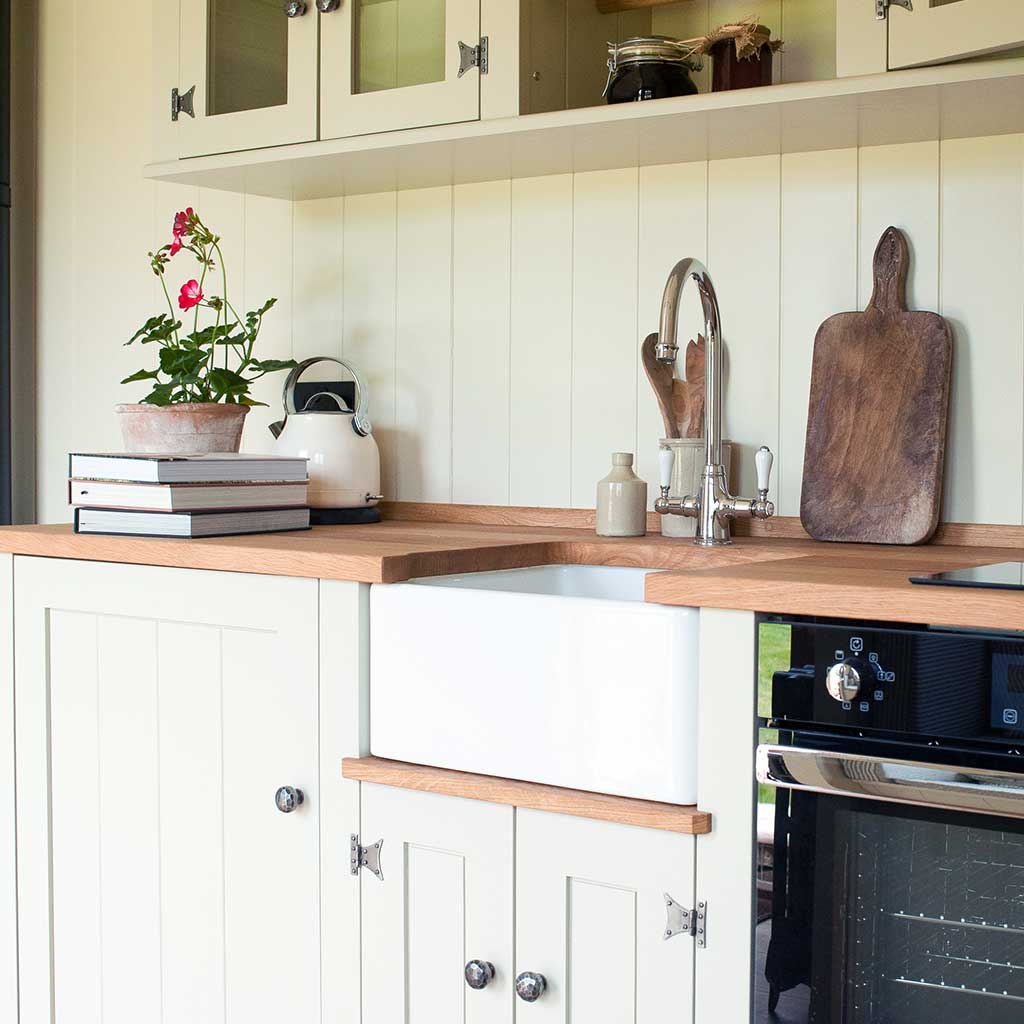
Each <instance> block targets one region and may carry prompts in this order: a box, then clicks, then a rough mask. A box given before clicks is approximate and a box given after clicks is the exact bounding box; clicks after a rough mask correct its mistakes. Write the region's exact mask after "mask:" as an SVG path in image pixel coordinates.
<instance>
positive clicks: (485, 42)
mask: <svg viewBox="0 0 1024 1024" xmlns="http://www.w3.org/2000/svg"><path fill="white" fill-rule="evenodd" d="M489 64H490V40H489V39H488V38H487V36H481V37H480V42H479V44H478V45H477V46H467V45H466V44H465V43H464V42H463V41H462V40H461V39H460V40H459V78H461V77H462V76H463V75H464V74H465V73H466V72H467V71H469V69H470V68H479V69H480V74H481V75H486V74H487V68H488V66H489Z"/></svg>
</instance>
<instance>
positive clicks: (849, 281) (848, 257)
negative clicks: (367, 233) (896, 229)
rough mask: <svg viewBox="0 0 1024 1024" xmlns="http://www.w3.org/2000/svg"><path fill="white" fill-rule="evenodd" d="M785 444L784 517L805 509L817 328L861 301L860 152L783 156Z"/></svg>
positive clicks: (780, 461)
mask: <svg viewBox="0 0 1024 1024" xmlns="http://www.w3.org/2000/svg"><path fill="white" fill-rule="evenodd" d="M780 224H781V227H782V248H781V252H782V263H781V278H780V281H779V289H780V294H781V305H780V315H781V343H780V348H779V358H780V366H779V403H778V404H779V446H778V450H777V451H776V453H775V476H774V488H775V493H776V495H777V498H776V499H775V500H776V506H777V511H778V513H779V514H780V515H784V516H798V515H799V514H800V488H801V485H802V481H803V463H804V443H805V440H806V434H807V402H808V395H809V392H810V385H811V356H812V353H813V351H814V335H815V333H816V331H817V330H818V326H819V325H820V324H821V322H822V321H823V320H824V319H825V318H826V317H829V316H831V315H832V314H833V313H836V312H839V311H841V310H851V309H854V308H855V307H856V305H857V150H855V149H835V150H826V151H824V152H821V153H787V154H785V155H784V156H783V157H782V208H781V218H780Z"/></svg>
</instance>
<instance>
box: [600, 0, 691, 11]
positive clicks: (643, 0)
mask: <svg viewBox="0 0 1024 1024" xmlns="http://www.w3.org/2000/svg"><path fill="white" fill-rule="evenodd" d="M595 2H596V3H597V9H598V10H599V11H600V12H601V13H602V14H619V13H621V12H622V11H639V10H641V9H642V8H644V7H664V6H665V5H666V4H675V3H678V2H679V0H595Z"/></svg>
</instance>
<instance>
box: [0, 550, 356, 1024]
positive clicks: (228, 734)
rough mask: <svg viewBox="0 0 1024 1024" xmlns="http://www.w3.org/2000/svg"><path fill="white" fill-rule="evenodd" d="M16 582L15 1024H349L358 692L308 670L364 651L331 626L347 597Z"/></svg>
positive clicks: (123, 573) (77, 565)
mask: <svg viewBox="0 0 1024 1024" xmlns="http://www.w3.org/2000/svg"><path fill="white" fill-rule="evenodd" d="M14 576H15V587H14V592H15V598H14V622H15V623H16V628H15V643H14V663H15V679H16V684H15V685H16V691H17V692H16V696H17V721H16V729H17V734H16V739H17V768H18V803H17V824H18V862H19V875H18V886H19V890H18V896H19V908H18V909H19V946H20V989H21V1017H20V1022H21V1024H51V1022H54V1021H55V1022H56V1024H78V1022H86V1021H95V1020H100V1019H102V1020H103V1021H104V1022H105V1024H114V1022H124V1024H128V1022H134V1021H139V1020H146V1021H153V1020H161V1019H162V1020H164V1021H167V1022H168V1024H171V1022H189V1024H193V1022H194V1024H199V1022H207V1021H218V1022H222V1021H224V1020H225V1019H230V1020H245V1021H249V1022H253V1024H263V1022H266V1024H272V1022H273V1024H276V1022H279V1021H282V1020H302V1021H308V1022H314V1021H320V1020H321V1019H330V1020H348V1021H351V1020H354V1019H355V1013H353V1012H351V1007H352V1006H357V1005H358V968H357V967H356V966H355V965H356V964H357V958H356V953H355V948H354V945H350V943H351V938H350V936H351V935H352V933H353V932H356V931H357V930H358V916H357V906H358V901H357V898H356V894H355V892H354V889H353V887H352V885H351V879H350V877H349V874H348V870H347V868H348V864H347V848H346V847H344V846H343V845H342V844H341V843H340V842H338V838H337V837H338V834H339V833H342V832H344V833H346V834H347V832H348V830H349V829H350V828H351V821H352V820H353V819H352V817H350V816H349V815H350V814H351V813H352V811H353V809H354V808H355V807H356V801H357V794H355V793H353V794H352V799H350V798H349V796H348V795H345V791H343V790H341V788H340V787H343V786H345V785H346V784H345V783H344V782H343V781H342V780H340V779H339V778H337V773H336V771H335V770H333V769H334V767H335V766H336V763H337V761H336V758H337V752H338V750H339V748H341V747H342V746H344V744H345V743H346V742H347V740H346V738H345V733H344V730H345V728H346V727H347V726H346V723H345V721H344V716H345V714H346V710H347V709H346V707H345V706H344V705H343V703H342V702H340V701H339V699H338V694H337V692H336V688H335V686H334V684H335V683H338V684H347V683H348V682H350V681H351V680H350V679H346V678H345V677H344V674H339V673H332V672H327V673H326V674H321V670H320V667H319V665H320V662H321V661H322V660H323V661H324V662H326V663H327V664H328V665H331V664H340V662H339V660H338V656H339V655H340V654H341V653H342V652H341V651H340V650H339V649H337V648H336V647H334V646H333V645H334V644H336V643H338V642H341V643H342V644H343V645H344V644H346V643H347V646H348V647H349V652H348V653H349V655H350V656H351V651H352V650H353V649H355V650H358V649H359V646H358V643H355V644H353V643H351V642H349V641H350V640H351V637H352V634H353V633H357V632H358V628H359V627H358V625H357V624H356V625H353V624H352V623H346V622H345V621H341V620H339V621H338V622H337V623H336V625H335V629H334V631H333V633H332V634H331V635H330V636H329V637H325V632H326V631H324V630H323V629H322V628H321V621H320V619H321V615H322V614H323V612H324V610H325V607H326V608H327V609H328V610H333V611H338V610H340V609H341V608H342V606H343V604H344V602H345V600H347V594H346V592H345V591H343V590H342V591H337V592H331V593H327V594H324V593H322V592H321V588H322V587H323V586H324V585H323V584H320V583H318V581H316V580H306V579H290V578H283V577H267V576H253V575H247V574H241V573H219V572H196V571H190V570H184V569H172V568H156V567H150V566H130V565H106V564H99V563H90V562H74V561H66V560H58V559H46V558H21V557H19V558H17V559H15V571H14ZM335 586H337V587H341V588H344V587H346V586H348V587H351V588H355V589H356V591H358V585H356V584H351V585H346V584H336V585H335ZM354 598H355V604H358V595H357V594H355V595H354ZM353 607H354V606H353ZM5 621H8V622H9V621H10V619H9V617H8V618H7V619H6V620H5ZM322 644H324V646H322ZM351 689H352V692H353V696H354V695H355V694H356V693H358V690H359V686H358V682H356V683H355V684H354V685H353V686H352V687H351ZM321 711H322V713H323V715H324V716H325V718H324V720H323V721H321V717H320V715H321ZM327 716H330V717H329V718H328V717H327ZM322 748H323V749H327V750H329V751H330V753H329V760H328V759H327V758H325V759H323V760H322V757H321V749H322ZM328 764H329V767H326V768H325V765H328ZM281 787H293V789H294V790H296V791H298V792H299V793H301V795H302V798H301V802H298V795H297V794H296V793H291V794H288V793H283V794H281V795H280V798H279V797H278V790H279V788H281ZM288 795H291V796H292V798H293V805H294V804H296V803H297V806H294V807H293V809H290V806H291V805H289V803H288V802H287V800H286V799H285V798H286V796H288ZM345 883H348V884H345ZM328 903H329V905H330V911H331V921H330V922H329V923H328V922H327V921H326V920H325V921H324V923H323V925H322V924H321V914H322V908H323V906H324V905H326V904H328ZM344 936H349V938H347V939H346V938H345V937H344ZM323 962H329V963H330V971H329V972H327V971H325V970H323V969H322V963H323ZM338 1007H341V1008H342V1009H343V1010H344V1012H342V1011H341V1010H338V1009H337V1008H338ZM322 1013H323V1017H322V1016H321V1014H322ZM356 1013H357V1011H356ZM5 1019H6V1018H5Z"/></svg>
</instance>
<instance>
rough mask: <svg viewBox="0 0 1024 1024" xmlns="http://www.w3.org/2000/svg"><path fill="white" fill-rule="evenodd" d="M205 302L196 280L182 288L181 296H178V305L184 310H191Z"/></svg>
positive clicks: (186, 283)
mask: <svg viewBox="0 0 1024 1024" xmlns="http://www.w3.org/2000/svg"><path fill="white" fill-rule="evenodd" d="M202 301H203V290H202V288H200V287H199V282H198V281H196V280H194V279H193V280H191V281H186V282H185V283H184V284H183V285H182V286H181V294H179V295H178V305H179V306H180V307H181V308H182V309H183V310H186V311H187V310H190V309H192V307H193V306H198V305H199V303H200V302H202Z"/></svg>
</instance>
